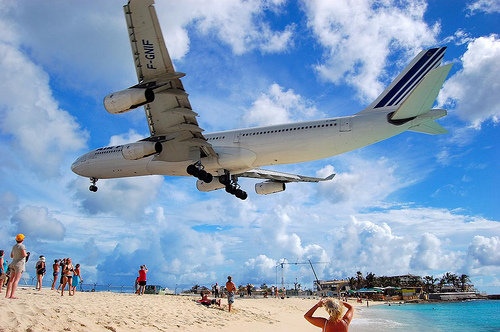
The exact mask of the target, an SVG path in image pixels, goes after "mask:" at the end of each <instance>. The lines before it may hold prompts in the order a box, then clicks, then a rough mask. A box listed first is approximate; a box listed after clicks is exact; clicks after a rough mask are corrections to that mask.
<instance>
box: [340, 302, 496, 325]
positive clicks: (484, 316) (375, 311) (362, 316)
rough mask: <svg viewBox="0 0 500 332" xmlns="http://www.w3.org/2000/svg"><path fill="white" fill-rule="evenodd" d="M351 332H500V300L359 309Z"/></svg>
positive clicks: (380, 306) (379, 306)
mask: <svg viewBox="0 0 500 332" xmlns="http://www.w3.org/2000/svg"><path fill="white" fill-rule="evenodd" d="M349 331H350V332H368V331H371V332H382V331H384V332H385V331H405V332H406V331H408V332H414V331H415V332H417V331H418V332H420V331H426V332H441V331H478V332H479V331H481V332H493V331H496V332H499V331H500V300H476V301H465V302H451V303H430V304H427V303H426V304H402V305H397V304H396V305H394V304H393V305H391V306H388V305H378V306H371V307H368V308H363V309H360V312H359V315H358V317H356V318H354V319H353V321H352V323H351V326H350V328H349Z"/></svg>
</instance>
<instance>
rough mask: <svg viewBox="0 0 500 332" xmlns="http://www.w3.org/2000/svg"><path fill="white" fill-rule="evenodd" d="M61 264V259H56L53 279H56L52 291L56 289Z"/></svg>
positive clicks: (53, 267) (53, 265)
mask: <svg viewBox="0 0 500 332" xmlns="http://www.w3.org/2000/svg"><path fill="white" fill-rule="evenodd" d="M59 262H60V260H59V259H54V264H52V270H53V272H52V278H54V280H53V281H52V288H51V289H52V290H55V289H56V281H57V277H58V276H59Z"/></svg>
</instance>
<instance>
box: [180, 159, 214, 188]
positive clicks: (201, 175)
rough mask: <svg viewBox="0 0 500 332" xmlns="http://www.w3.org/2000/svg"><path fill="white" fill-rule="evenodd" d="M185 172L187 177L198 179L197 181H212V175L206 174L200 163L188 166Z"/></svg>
mask: <svg viewBox="0 0 500 332" xmlns="http://www.w3.org/2000/svg"><path fill="white" fill-rule="evenodd" d="M186 172H187V173H188V174H189V175H192V176H194V177H195V178H198V179H199V180H201V181H203V182H205V183H210V182H212V180H213V179H214V177H213V175H212V174H210V173H208V172H207V171H205V170H204V169H203V165H202V164H201V163H200V162H197V163H196V164H192V165H189V166H188V167H187V169H186Z"/></svg>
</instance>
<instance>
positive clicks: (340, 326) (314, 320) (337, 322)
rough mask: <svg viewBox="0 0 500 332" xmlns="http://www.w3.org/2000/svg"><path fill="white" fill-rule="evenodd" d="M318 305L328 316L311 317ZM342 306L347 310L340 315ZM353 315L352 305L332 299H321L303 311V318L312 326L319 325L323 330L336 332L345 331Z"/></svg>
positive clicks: (324, 331)
mask: <svg viewBox="0 0 500 332" xmlns="http://www.w3.org/2000/svg"><path fill="white" fill-rule="evenodd" d="M319 307H324V308H325V310H326V312H328V314H329V315H330V318H328V319H326V318H323V317H313V316H312V315H313V314H314V312H315V311H316V309H318V308H319ZM344 307H346V308H347V312H346V313H345V314H344V315H342V312H343V311H344V310H343V309H344ZM353 315H354V307H353V306H352V305H350V304H349V303H347V302H339V301H336V300H332V299H323V300H320V301H319V302H318V303H316V304H315V305H314V307H312V308H311V309H309V311H308V312H306V313H305V315H304V318H305V319H307V321H308V322H309V323H311V324H313V325H314V326H317V327H321V328H322V329H323V330H322V331H323V332H337V331H342V332H344V331H347V330H348V329H349V324H350V323H351V320H352V317H353Z"/></svg>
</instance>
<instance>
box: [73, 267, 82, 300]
mask: <svg viewBox="0 0 500 332" xmlns="http://www.w3.org/2000/svg"><path fill="white" fill-rule="evenodd" d="M80 282H83V280H82V275H81V272H80V264H76V266H75V270H74V271H73V282H72V284H71V286H72V289H73V295H75V292H76V287H78V284H79V283H80Z"/></svg>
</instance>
